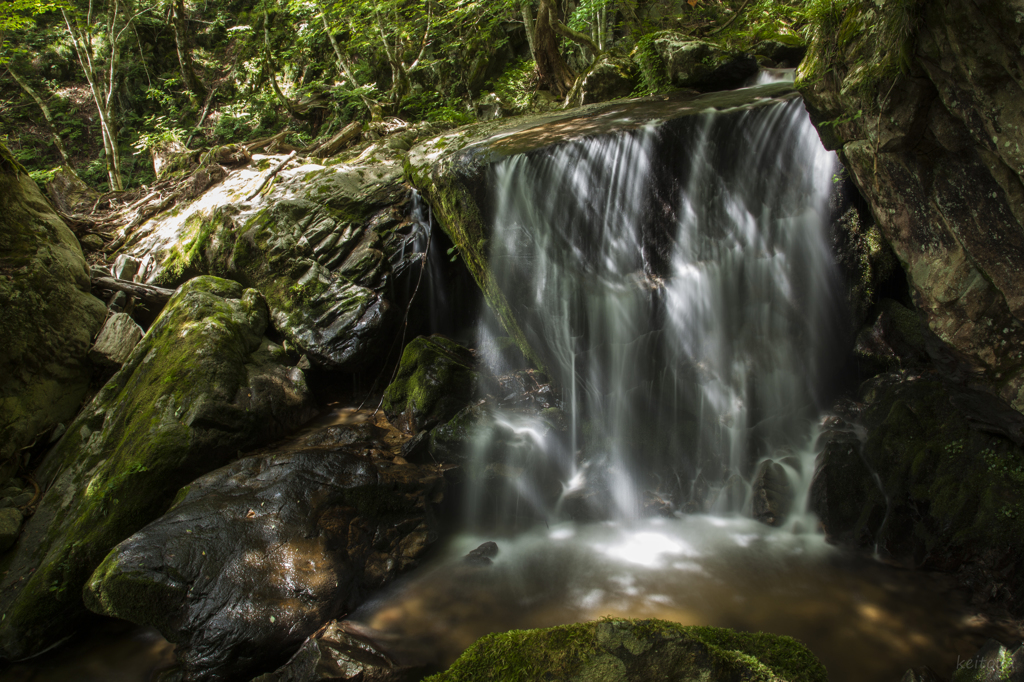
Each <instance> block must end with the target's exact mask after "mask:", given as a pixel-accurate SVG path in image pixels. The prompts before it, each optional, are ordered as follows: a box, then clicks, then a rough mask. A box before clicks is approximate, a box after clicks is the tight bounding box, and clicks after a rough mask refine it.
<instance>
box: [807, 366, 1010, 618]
mask: <svg viewBox="0 0 1024 682" xmlns="http://www.w3.org/2000/svg"><path fill="white" fill-rule="evenodd" d="M859 397H860V400H861V402H860V403H851V404H847V405H845V407H844V408H843V410H842V411H841V412H842V414H841V416H836V417H833V418H832V420H831V421H830V423H829V424H828V428H827V429H826V430H825V432H824V434H823V436H822V442H821V448H822V451H821V454H820V455H819V457H818V463H817V468H816V471H815V474H814V479H813V481H812V484H811V491H810V505H811V508H812V510H813V511H814V512H815V513H816V514H817V515H818V517H819V518H820V519H821V523H822V525H823V526H824V528H825V532H826V533H827V535H828V537H829V539H830V540H831V541H833V542H836V543H839V544H844V545H847V546H855V547H863V548H870V549H871V550H872V551H873V552H876V553H878V554H880V555H883V556H886V557H888V558H890V559H892V560H895V561H898V562H901V563H904V564H907V565H910V566H913V567H919V568H926V569H932V570H946V571H960V572H962V574H963V576H964V578H965V580H966V581H967V582H969V583H973V585H974V587H975V588H980V589H979V592H980V593H984V594H986V595H987V596H989V597H995V598H998V599H999V600H1000V601H1001V602H1002V603H1004V604H1009V605H1011V606H1012V607H1013V608H1017V609H1019V608H1021V606H1022V605H1024V570H1022V568H1024V526H1022V525H1021V518H1022V517H1024V417H1022V416H1021V415H1020V413H1019V412H1017V411H1016V410H1014V409H1013V408H1012V407H1010V406H1009V405H1007V404H1006V403H1004V402H1003V401H1001V400H1000V399H999V398H997V397H996V396H994V395H992V394H989V393H985V392H983V391H979V390H977V389H972V388H968V387H964V386H961V385H956V384H954V383H951V382H949V381H947V380H945V379H942V378H941V377H939V376H938V375H936V374H935V373H934V372H932V373H921V372H902V373H891V374H884V375H880V376H878V377H875V378H874V379H871V380H869V381H868V382H865V384H864V386H863V387H862V388H861V394H860V396H859Z"/></svg>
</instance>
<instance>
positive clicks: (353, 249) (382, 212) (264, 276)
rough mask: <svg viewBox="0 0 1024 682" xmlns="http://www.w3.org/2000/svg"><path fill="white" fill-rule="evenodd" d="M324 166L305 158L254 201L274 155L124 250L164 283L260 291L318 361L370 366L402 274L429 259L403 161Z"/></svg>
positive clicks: (281, 325)
mask: <svg viewBox="0 0 1024 682" xmlns="http://www.w3.org/2000/svg"><path fill="white" fill-rule="evenodd" d="M373 161H378V162H377V163H373ZM321 163H323V162H321ZM321 163H312V162H305V161H298V160H297V161H295V162H293V163H292V164H290V165H288V166H286V167H285V168H284V169H283V170H281V171H280V172H279V173H278V174H277V175H276V176H275V177H274V178H273V179H272V180H271V181H270V183H269V185H268V186H267V187H266V188H264V189H263V190H262V192H261V193H259V194H257V195H256V196H254V197H252V198H251V199H250V198H249V197H250V195H251V194H252V192H253V191H254V190H255V189H256V187H257V186H258V183H259V182H260V181H261V180H262V179H264V176H265V175H266V173H267V172H268V170H269V165H270V161H269V160H266V159H264V160H262V161H260V162H259V163H258V164H257V165H255V166H249V167H245V168H241V169H238V170H234V171H231V172H230V173H229V174H228V175H227V177H226V179H224V181H223V182H221V183H219V184H217V185H216V186H214V187H212V188H211V189H209V190H207V191H206V192H205V193H203V194H202V195H201V196H199V197H198V198H197V199H195V200H194V201H192V202H191V203H188V204H186V205H183V206H179V207H176V208H175V209H173V210H171V211H168V212H166V213H164V214H162V215H160V216H158V217H156V218H154V219H152V220H150V221H149V222H147V223H145V224H144V225H142V226H140V227H139V228H138V230H136V231H135V232H134V233H133V234H132V235H131V236H130V237H129V238H128V240H127V243H126V245H125V246H124V247H123V248H122V250H121V252H122V253H124V254H126V255H130V256H132V257H134V258H137V259H139V260H140V261H142V263H143V265H144V269H143V271H142V272H140V274H139V276H138V279H140V280H144V281H146V282H150V283H153V284H159V285H162V286H176V285H178V284H180V283H181V282H183V281H184V280H186V279H188V278H189V277H192V276H195V275H198V274H212V275H216V276H219V277H226V278H229V279H233V280H235V281H238V282H242V283H243V284H245V285H246V286H249V287H253V288H255V289H257V290H258V291H259V292H260V293H262V294H263V296H264V297H265V298H266V300H267V304H268V306H269V307H270V314H271V317H272V319H273V321H274V326H275V327H276V328H277V329H278V330H279V331H281V332H282V333H283V334H284V335H285V336H286V337H287V339H288V340H289V342H290V343H292V344H293V345H294V347H295V348H297V349H298V350H299V351H300V352H302V353H305V354H307V355H308V357H309V359H310V360H311V361H312V362H313V363H314V364H317V365H319V366H322V367H326V368H329V369H344V370H349V371H353V370H358V369H360V368H363V367H364V366H365V365H366V363H369V362H373V361H374V360H376V359H377V358H378V357H379V356H380V355H381V354H382V351H383V350H386V349H387V348H388V346H389V344H388V343H386V342H385V340H387V341H390V336H389V335H390V332H391V331H392V329H393V327H394V324H395V323H397V321H398V317H399V313H398V309H399V306H400V305H404V303H405V301H404V300H396V292H398V291H400V290H401V287H396V286H395V284H396V282H395V281H394V280H395V279H396V277H400V276H401V274H402V272H403V271H404V270H406V269H408V267H409V265H410V264H411V263H413V262H418V257H417V254H414V253H413V251H414V249H413V248H412V243H413V241H414V235H413V231H414V228H413V225H412V223H411V221H410V220H409V207H408V200H409V190H408V188H407V187H406V186H405V185H403V183H402V169H401V166H400V165H398V164H397V162H395V161H390V162H386V161H379V160H377V159H373V158H371V159H369V160H367V161H366V162H365V163H359V164H354V165H345V164H331V163H328V164H327V165H321ZM261 164H262V165H261Z"/></svg>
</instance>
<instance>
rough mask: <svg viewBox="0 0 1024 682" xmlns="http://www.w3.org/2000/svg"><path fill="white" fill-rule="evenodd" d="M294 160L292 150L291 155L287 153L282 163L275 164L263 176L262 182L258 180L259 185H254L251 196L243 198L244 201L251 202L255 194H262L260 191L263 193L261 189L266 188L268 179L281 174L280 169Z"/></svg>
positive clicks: (293, 151)
mask: <svg viewBox="0 0 1024 682" xmlns="http://www.w3.org/2000/svg"><path fill="white" fill-rule="evenodd" d="M294 158H295V150H294V149H293V150H292V151H291V153H289V154H288V156H286V157H284V159H283V160H282V161H281V162H280V163H278V164H277V165H276V166H274V167H273V168H271V169H270V172H269V173H267V174H266V176H264V178H263V179H262V180H260V183H259V184H258V185H256V189H254V190H253V191H252V194H250V195H249V196H247V197H246V198H245V200H246V201H252V200H253V199H255V198H256V195H257V194H259V193H260V192H262V191H263V188H264V187H266V186H267V183H268V182H270V179H271V178H273V177H274V176H275V175H277V174H278V173H280V172H281V169H282V168H284V167H285V165H286V164H287V163H288V162H289V161H291V160H292V159H294Z"/></svg>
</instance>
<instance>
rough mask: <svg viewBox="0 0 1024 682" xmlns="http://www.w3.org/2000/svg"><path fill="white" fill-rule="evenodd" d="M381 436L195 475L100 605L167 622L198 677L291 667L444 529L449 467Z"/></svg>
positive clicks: (108, 581) (321, 439) (330, 434)
mask: <svg viewBox="0 0 1024 682" xmlns="http://www.w3.org/2000/svg"><path fill="white" fill-rule="evenodd" d="M379 431H380V429H377V428H376V427H373V426H372V425H365V427H361V428H356V429H354V430H353V429H346V428H341V429H339V428H337V427H329V428H327V429H323V430H321V431H319V432H316V433H314V434H312V435H311V436H310V437H308V438H302V439H300V440H299V441H298V443H296V444H295V445H294V446H292V447H290V448H284V449H282V448H278V449H277V451H276V452H274V453H272V454H267V455H259V456H251V457H245V458H243V459H240V460H238V461H237V462H234V463H232V464H230V465H228V466H226V467H223V468H221V469H218V470H217V471H214V472H211V473H209V474H207V475H206V476H203V477H201V478H199V479H198V480H196V481H194V482H192V483H191V484H189V485H188V486H187V487H186V488H184V489H183V490H182V491H181V492H180V493H179V495H178V499H177V501H176V503H175V504H174V506H173V507H172V508H171V509H170V510H169V511H168V512H167V513H166V514H165V515H164V516H163V517H161V518H160V519H158V520H157V521H154V522H153V523H151V524H149V525H148V526H146V527H145V528H143V529H142V530H140V531H139V532H138V533H136V534H135V535H133V536H132V537H130V538H128V539H127V540H125V541H124V542H122V543H121V544H119V545H118V546H117V547H115V548H114V550H113V551H112V552H111V553H110V554H109V555H108V556H107V558H106V559H105V560H104V562H103V563H102V564H101V565H100V566H99V568H98V569H96V572H95V573H94V574H93V576H92V578H91V579H90V580H89V583H88V585H87V586H86V589H85V600H86V604H87V606H88V607H89V608H90V609H92V610H94V611H96V612H98V613H102V614H105V615H109V616H114V617H116V618H122V619H125V620H130V621H132V622H133V623H137V624H140V625H147V626H152V627H155V628H157V629H158V630H160V632H161V633H162V634H163V635H164V636H165V637H166V638H167V639H168V640H170V641H171V642H174V643H175V644H176V645H177V647H176V650H175V651H176V656H177V658H178V660H179V662H180V663H181V666H182V670H183V672H184V677H185V679H187V680H248V679H249V678H250V677H251V676H252V675H254V674H257V673H259V672H262V671H265V670H267V669H272V668H274V667H276V666H277V665H280V664H281V663H283V662H284V661H285V660H286V659H287V658H288V656H289V655H290V654H292V653H293V652H294V650H295V648H296V647H298V646H299V645H300V644H301V643H302V641H303V640H304V639H305V638H306V637H308V636H309V635H311V634H313V633H314V632H315V631H316V630H317V629H318V628H319V627H320V626H321V625H322V624H323V623H325V622H326V621H328V620H330V619H331V618H335V617H338V616H340V615H342V614H345V613H348V612H350V611H351V610H353V609H354V608H355V606H356V605H358V604H359V603H360V602H361V601H362V600H363V599H364V598H365V597H366V595H367V594H369V593H370V592H371V591H372V590H374V589H378V588H380V587H382V586H383V585H385V584H386V583H388V582H390V581H391V580H393V579H394V578H395V577H396V576H398V575H399V574H401V573H403V572H405V571H407V570H409V569H410V568H413V567H415V566H416V565H417V564H418V559H419V558H420V557H421V556H422V555H423V553H424V552H425V551H426V550H427V548H428V547H429V546H430V545H431V543H432V542H433V541H434V540H435V539H436V537H437V531H436V520H435V516H434V513H433V505H434V504H436V503H439V502H440V501H441V496H442V494H443V490H444V483H443V479H442V477H441V473H440V472H439V471H438V469H437V468H436V467H434V466H416V465H411V464H408V463H406V462H405V461H404V460H401V459H399V460H395V456H394V455H393V454H391V453H390V452H389V450H388V446H387V445H386V444H385V443H384V442H383V441H381V440H376V439H375V438H377V437H378V435H377V434H376V433H375V432H379ZM381 435H382V434H381ZM353 438H355V439H356V440H354V441H353ZM367 438H369V439H372V440H363V439H367ZM312 443H316V444H315V445H313V444H312Z"/></svg>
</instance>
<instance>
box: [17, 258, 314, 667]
mask: <svg viewBox="0 0 1024 682" xmlns="http://www.w3.org/2000/svg"><path fill="white" fill-rule="evenodd" d="M266 326H267V308H266V303H265V302H264V301H263V299H262V297H260V295H259V294H258V293H257V292H256V291H254V290H251V289H244V288H243V287H242V286H241V285H239V284H236V283H234V282H229V281H227V280H222V279H217V278H214V277H200V278H197V279H194V280H191V281H189V282H188V283H186V284H185V285H183V286H182V287H181V288H180V289H179V290H178V291H177V293H176V294H175V295H174V297H173V298H172V299H171V301H170V302H169V303H168V304H167V307H166V308H165V309H164V312H163V313H162V315H161V316H160V318H159V319H158V320H157V321H156V323H155V324H154V325H153V327H152V328H151V329H150V331H149V333H148V334H147V335H146V337H145V338H144V339H143V340H142V341H141V342H140V343H139V346H138V347H137V348H136V349H135V351H134V352H133V353H132V355H131V356H130V358H129V361H128V362H127V363H125V365H124V367H122V369H121V370H120V371H119V372H118V373H117V374H115V375H114V377H113V378H112V379H111V380H110V381H109V382H107V384H106V385H105V386H104V387H103V388H102V389H101V391H100V392H99V393H98V394H97V395H96V397H95V398H94V399H93V400H92V402H91V403H89V405H87V406H86V407H85V409H84V410H83V411H82V412H81V413H80V415H79V416H78V418H77V419H75V421H74V422H73V423H72V424H71V426H70V427H69V428H68V430H67V432H66V434H65V435H64V437H63V438H62V439H61V440H60V442H59V443H58V444H57V445H56V447H55V448H54V449H53V450H52V451H51V452H50V453H49V454H48V455H47V456H46V459H45V460H44V461H43V463H42V464H41V465H40V467H39V469H38V470H37V472H36V480H37V481H38V482H39V483H40V486H41V487H42V488H43V489H44V490H46V492H45V494H44V495H43V498H42V500H41V502H40V504H39V508H38V510H37V511H36V513H35V515H34V516H33V517H32V518H31V520H30V521H29V522H28V523H27V524H26V526H25V531H24V533H23V534H22V537H21V539H20V540H19V543H18V544H17V545H16V546H15V548H14V550H13V551H12V552H11V554H9V555H8V557H7V558H6V559H5V561H4V562H3V563H2V565H0V573H2V574H3V576H4V577H3V580H2V583H0V610H2V611H3V612H4V613H6V618H5V619H4V620H3V621H2V622H0V654H2V655H3V656H4V657H6V658H9V659H20V658H23V657H25V656H29V655H32V654H33V653H36V652H38V651H40V650H41V649H45V648H47V647H49V646H51V645H52V644H53V642H54V641H57V640H59V639H61V638H62V637H65V636H67V635H69V634H71V633H73V632H74V630H75V627H76V625H77V623H78V621H79V620H80V617H81V616H82V615H84V614H85V608H84V606H83V604H82V601H81V589H82V586H83V585H84V584H85V582H86V580H87V579H88V577H89V575H90V574H91V573H92V571H93V569H95V568H96V566H97V565H98V564H99V563H100V561H102V559H103V557H104V556H106V554H107V553H108V552H109V551H110V549H111V547H113V546H114V545H116V544H117V543H118V542H120V541H121V540H123V539H125V538H126V537H128V536H129V535H131V534H132V533H134V532H136V531H137V530H138V529H139V528H141V527H142V526H144V525H145V524H146V523H148V522H149V521H151V520H153V519H154V518H156V517H157V516H159V515H160V514H161V513H163V512H164V511H165V510H166V508H167V505H168V504H169V503H170V502H171V500H172V499H173V497H174V493H175V491H177V490H178V489H179V488H180V487H181V486H182V485H184V484H186V483H188V482H189V481H190V480H193V479H194V478H195V477H196V476H198V475H201V474H203V473H205V472H206V471H209V470H211V469H214V468H216V467H218V466H222V465H223V464H225V463H226V462H228V461H230V460H231V459H233V458H234V457H235V456H237V454H238V453H239V452H241V451H245V450H248V449H251V448H254V447H257V446H259V445H263V444H265V443H267V442H269V441H271V440H273V439H276V438H279V437H280V436H282V435H283V434H284V433H285V432H287V431H289V430H291V429H294V428H296V427H297V426H298V425H299V424H301V423H302V422H303V421H305V420H306V419H307V418H308V417H309V416H311V413H312V410H313V407H312V397H311V395H310V393H309V391H308V389H307V388H306V384H305V379H304V377H303V375H302V373H301V372H300V371H298V370H297V369H295V368H293V367H286V366H283V365H279V364H274V363H272V362H262V364H260V362H254V358H253V356H254V354H255V352H256V351H257V350H259V348H260V347H261V340H262V335H263V332H264V330H265V329H266ZM256 360H258V361H260V360H261V359H259V358H256Z"/></svg>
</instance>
